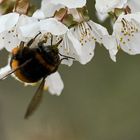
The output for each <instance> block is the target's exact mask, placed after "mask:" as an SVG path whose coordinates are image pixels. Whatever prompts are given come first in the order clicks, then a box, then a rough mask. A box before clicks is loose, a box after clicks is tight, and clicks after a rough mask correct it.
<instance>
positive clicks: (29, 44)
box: [26, 32, 41, 47]
mask: <svg viewBox="0 0 140 140" xmlns="http://www.w3.org/2000/svg"><path fill="white" fill-rule="evenodd" d="M40 34H41V32H39V33H38V34H37V35H36V36H35V37H34V38H33V39H31V40H30V41H29V42H28V43H27V45H26V46H27V47H30V46H31V45H32V44H33V42H34V41H35V39H36V38H37V37H38V36H39V35H40Z"/></svg>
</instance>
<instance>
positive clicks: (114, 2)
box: [95, 0, 127, 14]
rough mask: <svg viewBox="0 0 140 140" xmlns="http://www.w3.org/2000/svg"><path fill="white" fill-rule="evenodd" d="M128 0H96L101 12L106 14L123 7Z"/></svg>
mask: <svg viewBox="0 0 140 140" xmlns="http://www.w3.org/2000/svg"><path fill="white" fill-rule="evenodd" d="M126 3H127V0H96V4H95V8H96V10H97V11H98V12H99V13H101V14H106V13H108V12H110V11H112V10H114V8H122V7H123V6H124V5H125V4H126Z"/></svg>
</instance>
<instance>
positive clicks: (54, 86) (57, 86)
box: [44, 72, 64, 96]
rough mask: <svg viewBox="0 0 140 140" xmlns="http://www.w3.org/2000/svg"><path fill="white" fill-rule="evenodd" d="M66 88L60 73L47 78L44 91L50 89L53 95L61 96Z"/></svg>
mask: <svg viewBox="0 0 140 140" xmlns="http://www.w3.org/2000/svg"><path fill="white" fill-rule="evenodd" d="M63 88H64V84H63V81H62V79H61V77H60V75H59V73H58V72H55V73H53V74H51V75H49V76H48V77H47V78H46V81H45V86H44V89H48V90H49V92H50V93H51V94H52V95H58V96H59V95H60V94H61V92H62V90H63Z"/></svg>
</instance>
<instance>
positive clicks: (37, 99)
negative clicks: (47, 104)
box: [24, 78, 45, 119]
mask: <svg viewBox="0 0 140 140" xmlns="http://www.w3.org/2000/svg"><path fill="white" fill-rule="evenodd" d="M44 84H45V78H43V80H42V81H41V83H40V85H39V87H38V89H37V91H36V93H35V94H34V96H33V98H32V100H31V101H30V103H29V106H28V108H27V111H26V113H25V116H24V118H25V119H27V118H28V117H29V116H31V115H32V113H33V112H34V111H35V110H36V109H37V107H38V106H39V104H40V103H41V101H42V97H43V88H44Z"/></svg>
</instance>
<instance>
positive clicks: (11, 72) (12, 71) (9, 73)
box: [0, 59, 32, 80]
mask: <svg viewBox="0 0 140 140" xmlns="http://www.w3.org/2000/svg"><path fill="white" fill-rule="evenodd" d="M31 60H32V59H29V60H27V61H26V62H25V63H23V64H22V65H20V66H19V67H18V68H16V69H14V70H11V71H9V72H8V74H5V75H4V76H3V77H2V78H0V80H4V79H5V78H7V77H8V76H9V75H11V74H13V73H14V72H16V71H17V70H19V69H21V68H22V67H24V66H25V65H26V64H28V63H29V62H30V61H31Z"/></svg>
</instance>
